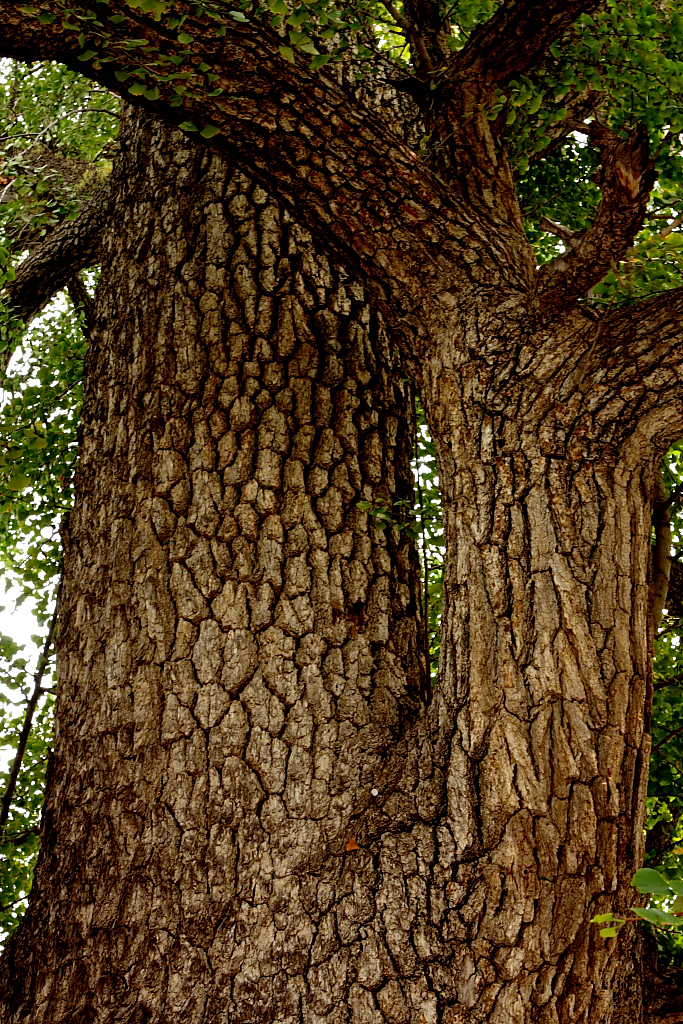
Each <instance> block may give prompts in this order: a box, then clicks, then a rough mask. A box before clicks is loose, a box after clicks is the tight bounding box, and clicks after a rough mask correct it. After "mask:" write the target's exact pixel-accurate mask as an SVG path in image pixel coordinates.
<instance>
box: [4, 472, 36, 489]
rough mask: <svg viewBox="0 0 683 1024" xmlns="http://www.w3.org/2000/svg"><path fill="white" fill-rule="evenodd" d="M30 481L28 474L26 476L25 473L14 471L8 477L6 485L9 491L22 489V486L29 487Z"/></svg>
mask: <svg viewBox="0 0 683 1024" xmlns="http://www.w3.org/2000/svg"><path fill="white" fill-rule="evenodd" d="M32 483H33V481H32V480H31V477H30V476H27V475H26V473H21V472H19V473H14V475H13V476H11V477H10V478H9V480H8V482H7V486H8V487H9V489H10V491H23V490H24V488H26V487H30V486H31V484H32Z"/></svg>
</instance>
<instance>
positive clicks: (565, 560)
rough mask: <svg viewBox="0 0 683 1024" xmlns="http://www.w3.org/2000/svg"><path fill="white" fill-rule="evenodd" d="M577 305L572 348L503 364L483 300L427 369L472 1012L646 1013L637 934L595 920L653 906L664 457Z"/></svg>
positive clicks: (557, 346)
mask: <svg viewBox="0 0 683 1024" xmlns="http://www.w3.org/2000/svg"><path fill="white" fill-rule="evenodd" d="M478 320H479V322H477V321H478ZM577 321H578V318H576V320H575V321H574V322H573V323H572V325H571V328H569V326H568V325H567V324H565V326H564V328H562V327H561V326H558V327H557V328H556V330H555V332H554V333H553V335H552V347H549V346H546V345H545V344H544V343H543V340H542V339H540V338H538V337H535V338H534V337H533V335H532V336H531V337H529V336H528V335H527V336H526V337H524V336H523V335H521V334H519V333H516V332H514V331H510V332H508V333H507V334H506V335H505V342H506V344H505V346H504V347H503V346H502V345H501V346H500V351H499V352H498V353H497V358H495V360H494V359H493V357H492V352H491V350H492V348H493V341H494V338H493V337H492V336H491V334H490V333H489V334H488V338H487V333H486V328H487V324H486V323H485V318H479V317H477V315H476V314H474V313H473V314H471V315H470V325H471V328H470V329H471V331H472V336H473V337H475V336H476V337H477V338H479V351H478V354H477V355H474V354H473V355H472V357H471V358H470V360H469V361H468V362H464V361H463V359H462V357H461V356H460V355H459V353H458V352H457V351H456V352H454V353H453V354H452V356H451V360H450V361H449V360H448V359H447V358H444V359H443V360H442V361H441V362H439V363H437V362H435V363H434V364H433V365H432V364H430V366H429V369H428V374H427V382H426V389H425V396H424V398H425V403H426V405H427V408H428V410H429V411H430V414H431V416H432V420H433V432H434V434H435V436H436V437H438V439H439V445H440V454H441V473H442V479H443V486H444V493H445V495H446V496H447V499H446V500H447V519H446V529H447V537H448V544H449V557H448V561H447V580H446V610H445V614H444V619H445V622H444V648H443V649H444V652H445V653H444V659H443V664H442V672H441V679H440V693H439V695H438V699H439V701H441V702H443V704H444V706H445V707H446V708H448V712H447V713H444V715H443V716H442V720H443V721H449V720H450V721H451V722H452V725H451V726H450V728H448V729H447V730H446V735H445V736H444V737H443V742H444V743H445V744H446V748H447V749H448V750H449V768H448V779H449V803H450V808H449V816H448V820H449V822H450V823H451V829H452V832H453V840H454V847H455V850H454V857H453V861H454V867H453V896H452V902H451V906H452V907H453V909H452V911H451V913H450V915H449V922H448V923H449V932H447V934H448V935H449V938H450V941H451V942H453V943H462V944H463V945H464V951H463V954H462V957H463V959H462V960H461V966H460V970H459V972H457V974H456V976H455V978H454V979H453V980H452V981H451V982H450V988H451V998H452V999H453V1000H454V1002H456V1003H459V1004H460V1005H461V1006H463V1007H467V1008H468V1009H467V1012H468V1013H469V1016H466V1015H465V1011H464V1010H461V1011H460V1013H461V1016H458V1015H457V1014H455V1015H454V1016H453V1018H452V1019H453V1020H455V1021H461V1020H462V1021H465V1020H467V1021H471V1022H480V1021H481V1022H485V1021H486V1022H489V1024H493V1022H496V1024H498V1022H500V1024H502V1022H503V1021H539V1022H543V1024H546V1022H547V1024H551V1022H552V1024H557V1022H562V1024H570V1022H571V1024H589V1022H590V1024H595V1022H597V1021H600V1022H603V1021H610V1022H611V1024H617V1022H619V1024H627V1022H631V1021H639V1020H641V1019H642V991H640V982H639V970H638V964H637V960H635V959H632V958H631V957H630V954H629V946H630V942H631V941H632V936H629V935H628V934H626V935H623V936H622V938H621V940H620V943H619V944H616V945H615V944H613V943H608V942H605V941H603V940H602V939H600V938H599V937H598V935H597V929H594V928H592V927H591V926H590V924H589V921H590V918H591V917H592V916H593V915H594V914H596V913H600V912H601V911H603V910H605V909H610V910H613V911H614V912H619V911H621V910H623V909H624V907H626V906H629V905H630V904H632V903H633V902H634V894H633V893H632V892H631V891H630V890H629V881H630V878H631V877H632V874H633V872H634V870H635V868H636V867H637V866H638V865H639V863H640V862H641V859H642V852H643V851H642V829H643V811H644V796H645V785H646V775H647V759H648V750H649V737H648V736H647V733H646V731H645V722H646V720H647V714H648V706H647V694H648V693H649V689H650V674H651V666H650V652H649V646H648V629H647V618H648V585H647V584H648V570H649V564H650V541H649V524H650V521H651V507H652V500H653V497H654V488H655V481H656V480H657V478H658V472H659V469H658V461H657V460H658V458H659V457H660V454H661V453H660V451H659V450H655V449H654V448H649V447H647V446H644V444H645V438H644V437H643V436H642V435H641V436H639V435H638V432H637V430H636V424H637V420H634V419H630V420H629V419H628V418H627V417H626V416H624V415H623V409H622V416H621V418H619V417H617V416H615V417H614V418H611V417H610V418H609V419H607V418H605V419H603V420H602V422H601V413H602V412H603V411H604V407H603V403H604V401H605V394H604V392H602V391H601V389H597V388H596V387H594V386H592V385H591V384H589V381H590V379H591V378H590V370H589V365H588V361H587V360H585V359H582V358H581V357H580V356H578V355H577V353H581V352H583V351H585V348H586V347H587V346H584V344H583V341H584V339H582V337H581V329H580V327H579V324H578V322H577ZM488 329H489V331H491V328H490V327H489V328H488ZM583 330H584V332H591V331H592V332H594V333H597V328H596V327H595V325H593V326H592V327H591V326H589V325H586V326H585V327H584V329H583ZM482 336H483V338H484V343H483V344H482V341H481V339H482ZM487 340H488V342H489V345H488V351H487V345H486V341H487ZM547 340H548V339H546V341H547ZM470 351H471V352H472V353H474V352H475V350H474V347H473V346H471V347H470ZM525 353H526V355H525ZM521 367H524V369H523V370H522V369H520V368H521ZM594 369H595V368H594ZM596 372H597V371H596ZM522 378H523V379H524V387H522V386H521V384H522ZM623 399H624V401H625V400H626V395H624V396H623ZM494 637H495V641H494V642H492V638H494ZM432 898H433V894H432ZM627 977H628V978H629V983H630V984H632V991H630V992H627V991H626V990H625V985H624V979H625V978H627ZM448 1019H451V1018H448V1017H447V1016H444V1020H448Z"/></svg>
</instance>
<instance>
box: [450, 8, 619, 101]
mask: <svg viewBox="0 0 683 1024" xmlns="http://www.w3.org/2000/svg"><path fill="white" fill-rule="evenodd" d="M601 2H602V0H514V2H513V0H504V2H503V3H502V4H501V5H500V7H499V8H498V10H497V11H496V13H495V14H494V15H493V17H491V18H489V20H488V21H487V22H485V23H484V24H483V25H481V26H480V27H479V28H477V29H476V30H475V31H474V32H473V33H472V35H471V37H470V39H469V41H468V43H467V45H466V46H465V47H464V48H463V49H462V50H460V52H459V53H458V54H457V55H456V56H455V58H454V60H453V62H452V69H451V72H452V74H455V75H457V76H458V77H460V76H463V75H465V76H466V77H468V78H473V77H474V76H480V77H481V78H483V79H485V80H486V82H487V83H488V84H489V85H503V84H504V83H505V82H507V81H509V80H510V79H511V78H515V77H516V76H517V75H521V74H524V73H525V72H526V71H529V70H530V69H531V68H533V67H535V66H536V65H537V64H539V63H540V62H541V60H542V59H543V57H544V56H545V54H546V53H547V51H548V49H549V47H550V45H551V44H552V43H553V42H554V41H555V40H556V39H559V38H561V36H563V35H564V34H565V32H567V31H568V29H570V28H571V26H572V25H573V24H574V22H575V21H576V19H577V18H578V17H579V16H580V15H582V14H587V13H589V12H590V11H593V10H595V9H596V8H597V7H599V6H600V3H601Z"/></svg>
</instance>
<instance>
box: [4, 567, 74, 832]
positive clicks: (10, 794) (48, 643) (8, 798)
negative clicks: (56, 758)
mask: <svg viewBox="0 0 683 1024" xmlns="http://www.w3.org/2000/svg"><path fill="white" fill-rule="evenodd" d="M61 590H62V579H61V577H60V580H59V585H58V587H57V594H56V598H55V607H54V611H53V613H52V618H51V620H50V627H49V629H48V631H47V636H46V637H45V643H44V644H43V649H42V651H41V652H40V657H39V658H38V664H37V666H36V671H35V672H34V674H33V692H32V693H31V696H30V697H29V699H28V703H27V705H26V714H25V716H24V724H23V725H22V727H21V732H20V733H19V742H18V743H17V752H16V754H15V757H14V761H13V762H12V768H11V770H10V774H9V779H8V780H7V789H6V790H5V795H4V796H3V798H2V805H1V807H0V841H2V840H3V839H4V836H5V828H6V826H7V821H8V819H9V814H10V809H11V807H12V801H13V799H14V794H15V793H16V789H17V782H18V780H19V772H20V771H21V766H22V764H23V761H24V755H25V754H26V747H27V745H28V739H29V736H30V735H31V729H32V728H33V716H34V715H35V713H36V708H37V707H38V702H39V700H40V698H41V695H42V689H43V676H44V675H45V672H46V670H47V667H48V665H49V663H50V655H51V653H52V641H53V639H54V635H55V628H56V625H57V613H58V610H59V597H60V594H61Z"/></svg>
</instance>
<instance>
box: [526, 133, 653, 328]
mask: <svg viewBox="0 0 683 1024" xmlns="http://www.w3.org/2000/svg"><path fill="white" fill-rule="evenodd" d="M587 130H588V132H589V136H590V138H591V140H592V141H593V142H595V143H596V144H597V145H598V146H599V148H600V151H601V156H602V168H601V173H600V185H601V189H602V198H601V202H600V206H599V207H598V211H597V213H596V216H595V221H594V222H593V225H592V226H591V227H590V228H589V230H588V231H586V232H584V233H582V234H579V235H577V236H576V237H575V238H572V239H571V240H570V243H569V248H568V251H567V252H566V253H564V254H563V255H562V256H560V257H558V259H556V260H553V261H552V262H551V263H549V264H546V266H544V267H543V269H542V270H541V271H540V273H539V292H540V294H541V299H542V302H543V305H544V307H545V308H546V309H547V310H548V311H550V312H552V311H554V310H556V309H561V308H562V307H564V306H566V305H567V303H569V302H571V301H573V300H574V299H576V298H580V297H582V296H584V295H586V294H587V292H588V291H589V289H590V288H591V287H592V286H593V285H595V284H597V283H598V282H599V281H600V280H601V279H602V278H603V277H604V276H605V274H606V273H607V271H608V270H609V269H610V267H611V266H613V265H614V264H615V263H617V262H618V261H619V260H620V259H622V258H623V257H624V256H625V255H626V253H627V252H628V250H629V249H630V247H631V245H632V244H633V240H634V238H635V237H636V235H637V233H638V232H639V231H640V229H641V227H642V226H643V221H644V220H645V214H646V212H647V204H648V199H649V197H650V192H651V190H652V186H653V184H654V181H655V171H654V163H653V161H652V160H651V159H650V148H649V144H648V138H647V133H646V131H645V130H644V129H642V128H638V129H636V130H635V131H633V132H632V133H631V135H629V137H628V138H626V139H625V138H622V137H621V136H619V135H617V134H616V132H613V131H612V130H611V129H609V128H607V127H606V126H605V125H602V124H600V123H599V122H598V121H594V122H593V123H592V124H591V125H590V126H587Z"/></svg>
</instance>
